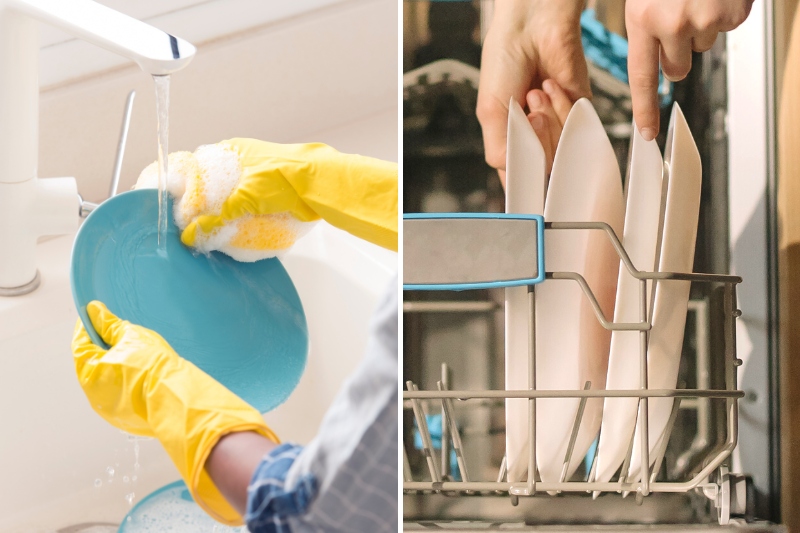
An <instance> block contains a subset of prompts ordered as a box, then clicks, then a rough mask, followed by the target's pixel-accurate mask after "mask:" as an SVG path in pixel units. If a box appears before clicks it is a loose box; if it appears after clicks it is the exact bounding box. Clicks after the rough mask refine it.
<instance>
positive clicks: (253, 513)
mask: <svg viewBox="0 0 800 533" xmlns="http://www.w3.org/2000/svg"><path fill="white" fill-rule="evenodd" d="M302 450H303V447H302V446H298V445H297V444H281V445H280V446H278V447H277V448H275V449H274V450H272V451H271V452H270V453H268V454H267V455H266V456H265V457H264V459H262V460H261V463H259V465H258V467H257V468H256V470H255V472H254V473H253V478H252V480H251V482H250V486H249V487H248V488H247V512H246V514H245V522H246V523H247V528H248V529H249V530H250V531H251V532H252V533H283V532H289V531H291V529H290V526H289V522H288V520H289V517H290V516H293V515H299V514H302V513H305V512H306V510H307V509H308V505H309V503H311V500H313V499H314V497H315V496H316V493H317V480H316V479H315V478H314V476H312V475H307V476H305V477H304V478H303V479H301V480H300V482H299V483H298V484H297V485H296V486H295V487H294V489H293V490H286V474H287V473H288V472H289V468H290V467H291V466H292V464H293V463H294V460H295V459H297V456H298V455H299V454H300V452H301V451H302Z"/></svg>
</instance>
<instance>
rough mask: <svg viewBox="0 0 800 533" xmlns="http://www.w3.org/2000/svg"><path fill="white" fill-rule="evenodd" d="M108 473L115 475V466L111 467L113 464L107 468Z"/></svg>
mask: <svg viewBox="0 0 800 533" xmlns="http://www.w3.org/2000/svg"><path fill="white" fill-rule="evenodd" d="M106 474H108V475H109V476H113V475H114V468H113V467H111V466H109V467H108V468H106Z"/></svg>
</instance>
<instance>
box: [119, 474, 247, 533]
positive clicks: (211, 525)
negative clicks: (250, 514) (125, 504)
mask: <svg viewBox="0 0 800 533" xmlns="http://www.w3.org/2000/svg"><path fill="white" fill-rule="evenodd" d="M158 531H170V532H173V533H184V532H185V533H197V532H198V531H209V532H214V533H239V532H242V533H247V526H238V527H231V526H223V525H222V524H219V523H217V522H216V521H215V520H214V519H213V518H211V517H210V516H208V515H207V514H206V512H205V511H203V509H201V508H200V506H199V505H197V504H196V503H195V502H194V500H193V499H192V495H191V494H190V493H189V489H187V488H186V485H185V484H184V483H183V481H176V482H174V483H170V484H169V485H165V486H163V487H161V488H160V489H158V490H155V491H153V492H152V493H150V494H149V495H148V496H145V498H144V499H143V500H142V501H140V502H139V503H137V504H136V506H134V508H133V509H131V511H130V512H129V513H128V514H127V516H125V518H124V519H123V520H122V523H121V524H120V526H119V530H117V533H154V532H158Z"/></svg>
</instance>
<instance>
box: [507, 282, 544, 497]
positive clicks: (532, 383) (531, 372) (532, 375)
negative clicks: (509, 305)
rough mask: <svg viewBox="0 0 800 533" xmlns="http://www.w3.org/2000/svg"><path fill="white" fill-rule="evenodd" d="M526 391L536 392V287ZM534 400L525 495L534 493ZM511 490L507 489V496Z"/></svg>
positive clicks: (530, 405)
mask: <svg viewBox="0 0 800 533" xmlns="http://www.w3.org/2000/svg"><path fill="white" fill-rule="evenodd" d="M528 316H529V317H530V318H529V320H528V389H529V390H533V391H535V390H536V287H534V286H533V285H529V286H528ZM537 470H538V468H537V465H536V398H531V399H530V400H528V486H527V487H526V489H525V493H526V494H527V495H529V496H531V495H533V494H535V493H536V472H537ZM510 493H511V489H509V494H510Z"/></svg>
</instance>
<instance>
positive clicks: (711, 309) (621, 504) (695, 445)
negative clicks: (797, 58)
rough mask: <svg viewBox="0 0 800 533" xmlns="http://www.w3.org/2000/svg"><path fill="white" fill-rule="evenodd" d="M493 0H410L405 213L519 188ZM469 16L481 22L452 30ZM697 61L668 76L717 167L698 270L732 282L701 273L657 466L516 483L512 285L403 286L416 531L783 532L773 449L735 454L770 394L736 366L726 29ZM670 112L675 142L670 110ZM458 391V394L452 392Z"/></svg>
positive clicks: (703, 215)
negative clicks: (481, 81) (746, 413)
mask: <svg viewBox="0 0 800 533" xmlns="http://www.w3.org/2000/svg"><path fill="white" fill-rule="evenodd" d="M491 10H492V2H490V1H480V2H446V3H444V2H442V3H436V2H434V3H430V4H429V3H428V2H417V1H406V2H404V26H405V31H404V70H405V71H406V74H405V77H404V101H403V115H404V116H403V125H404V154H403V158H404V159H403V164H404V191H403V209H404V212H406V213H420V212H422V213H424V212H438V213H441V212H462V213H463V212H489V213H493V212H494V213H500V212H503V210H504V193H503V190H502V187H501V185H500V181H499V179H498V176H497V173H496V171H494V170H493V169H491V168H490V167H489V166H488V165H486V163H485V162H484V156H483V145H482V137H481V129H480V125H479V124H478V121H477V119H476V117H475V113H474V110H475V103H476V96H477V83H478V78H477V76H478V70H477V68H479V66H480V64H479V62H480V59H479V57H480V42H481V36H482V35H484V34H485V28H486V24H487V20H488V19H489V18H490V16H491ZM454 21H457V22H458V24H459V26H460V27H464V26H466V27H471V28H472V30H473V31H471V32H466V31H463V30H460V31H459V32H457V33H458V35H451V34H448V33H447V30H448V28H451V27H452V26H453V25H454V24H455V22H454ZM470 25H471V26H470ZM443 34H445V35H448V38H446V39H445V38H442V37H441V36H442V35H443ZM437 41H438V42H437ZM459 43H460V44H459ZM443 59H444V60H448V61H441V60H443ZM693 59H694V61H693V68H692V71H691V72H690V74H689V76H688V77H687V79H685V80H683V81H681V82H678V83H675V84H674V85H672V86H670V87H668V88H667V90H666V91H665V95H664V96H665V98H668V99H669V100H670V101H675V102H678V103H679V104H680V106H681V107H682V109H683V110H684V112H685V115H686V117H687V121H688V122H689V127H690V129H691V131H692V134H693V136H694V138H695V141H696V143H697V146H698V149H699V151H700V154H701V159H702V162H703V186H702V195H701V209H700V221H699V228H698V237H697V246H696V252H695V260H694V272H705V273H712V274H719V275H720V277H719V278H718V279H716V280H708V279H700V278H699V277H698V279H695V280H694V281H693V282H692V287H691V299H690V303H689V313H688V315H687V323H686V334H685V335H684V342H683V352H682V356H681V367H680V376H679V381H678V385H677V390H676V391H673V393H674V394H675V395H677V396H679V397H680V400H679V401H676V402H675V404H674V406H675V408H674V409H673V411H672V415H671V418H670V428H671V430H670V431H669V438H668V439H667V440H665V441H664V445H663V446H661V448H660V449H659V450H658V453H657V455H658V457H657V459H656V460H655V464H654V467H653V471H652V472H651V473H650V476H645V478H646V482H644V483H643V482H640V481H639V480H638V479H637V480H635V482H634V480H627V479H624V476H622V477H623V479H620V475H619V474H617V476H615V477H614V478H613V479H612V482H611V483H610V484H608V485H607V486H604V488H603V489H602V491H598V490H597V485H592V481H593V478H592V475H593V472H592V467H593V461H592V458H593V456H592V452H591V451H590V453H589V454H587V457H586V459H585V461H584V466H583V467H581V468H579V469H578V471H577V472H576V473H575V474H574V475H573V476H572V477H571V478H568V479H562V480H561V483H560V484H558V486H556V487H549V486H547V485H544V486H543V485H542V484H541V483H539V487H533V486H532V485H533V481H536V480H535V478H534V479H529V480H528V482H527V483H524V482H523V483H516V484H509V483H505V477H504V474H505V458H504V454H505V417H504V413H505V407H504V406H505V403H504V399H503V397H502V394H503V392H502V391H503V389H504V339H503V327H504V322H503V301H504V293H503V290H502V289H486V290H471V291H458V292H454V291H419V292H417V291H404V302H403V311H404V315H403V331H404V333H403V343H404V344H403V346H404V348H403V350H404V352H403V353H404V357H403V361H404V363H403V382H404V383H405V384H406V390H405V391H404V402H403V426H404V427H403V449H404V457H403V462H404V485H403V487H404V490H403V513H404V528H405V529H407V530H422V529H438V528H442V529H452V530H458V531H473V530H475V531H487V530H504V529H514V530H524V529H527V528H553V529H556V530H559V529H564V528H567V529H568V528H570V527H571V526H581V527H588V526H591V527H596V528H599V529H609V528H611V529H614V528H617V527H623V528H637V527H641V526H646V527H649V528H658V529H664V530H671V529H675V528H678V529H682V528H687V527H699V526H702V527H704V528H709V527H720V525H725V526H728V527H729V526H730V525H732V524H735V525H737V526H739V527H746V528H753V529H771V528H778V529H780V527H781V526H774V525H771V524H770V522H769V521H772V522H778V521H779V518H778V515H777V514H776V512H775V508H776V503H775V500H776V499H777V495H776V494H774V493H773V492H772V491H771V488H770V487H772V486H773V485H772V483H773V482H772V481H766V482H765V481H763V479H764V478H765V477H768V476H769V473H767V475H766V476H764V475H761V473H759V477H758V482H757V483H756V482H754V481H753V478H752V477H751V475H750V474H751V472H750V471H748V470H749V469H748V467H749V465H750V464H760V463H762V462H766V463H769V462H770V461H769V458H767V459H765V460H764V461H762V460H761V458H758V459H757V460H756V458H755V457H753V458H752V460H751V459H749V456H750V455H751V454H752V455H757V454H758V453H762V454H769V453H770V450H768V449H761V450H758V449H756V450H754V451H753V450H752V448H750V449H748V451H747V455H748V457H745V458H744V460H742V459H741V458H740V457H741V454H740V453H739V454H738V455H737V454H732V453H731V452H732V450H733V448H734V446H736V444H737V439H738V438H739V431H738V422H739V416H740V412H739V405H740V403H741V402H747V401H749V400H750V398H749V397H748V395H751V394H752V395H755V393H753V392H751V391H749V390H748V391H744V392H743V391H741V390H739V382H738V380H737V378H736V373H737V371H738V370H739V365H741V363H742V361H741V360H740V359H738V358H737V355H736V354H737V351H736V334H737V332H738V331H739V329H738V328H737V326H736V324H735V322H736V320H737V317H738V315H739V314H740V311H738V306H737V302H736V298H737V293H736V288H735V287H736V281H735V277H733V276H729V277H726V276H724V275H725V274H728V273H729V271H730V266H729V265H730V261H731V257H730V245H729V235H728V232H729V224H728V217H729V213H728V202H727V198H728V160H729V159H728V137H727V130H726V114H727V105H728V91H727V68H726V67H727V65H726V60H727V53H726V43H725V38H724V36H721V37H720V38H719V39H718V40H717V43H716V44H715V46H714V48H713V49H712V50H710V51H709V52H706V53H704V54H695V56H694V58H693ZM437 61H438V62H437ZM590 72H591V78H592V88H593V93H594V100H593V103H594V106H595V108H596V110H597V111H598V114H599V115H600V117H601V119H602V121H603V124H604V126H605V129H606V132H607V133H608V135H609V139H610V140H611V142H612V146H613V147H614V149H615V152H616V154H617V158H618V161H619V163H620V168H621V170H622V176H623V179H625V174H626V173H625V169H626V166H627V161H628V150H629V143H630V134H631V113H630V99H629V93H628V94H626V92H625V87H624V86H621V85H620V84H619V83H615V80H613V79H611V78H610V77H609V76H608V75H607V74H606V73H604V72H602V71H600V69H597V68H594V67H593V65H592V64H591V63H590ZM663 111H664V112H663V113H662V120H661V124H662V131H661V133H660V135H659V137H658V142H659V145H660V146H661V147H663V145H664V142H665V133H666V126H665V125H666V123H667V122H668V118H669V117H668V113H669V106H664V107H663ZM448 391H455V392H453V394H450V395H449V396H448ZM458 391H462V394H461V395H460V396H459V395H458V394H456V392H458ZM463 391H469V394H468V395H467V394H464V393H463ZM690 391H695V392H694V393H692V392H690ZM697 391H702V392H697ZM535 395H536V393H532V394H531V395H530V396H528V398H530V397H533V396H535ZM681 395H682V396H681ZM640 402H641V398H640ZM640 412H641V411H640ZM579 423H580V419H579V417H578V419H576V422H575V424H576V426H577V425H578V424H579ZM748 431H749V429H748ZM765 431H766V430H765ZM768 438H774V435H768ZM734 456H736V457H737V459H734ZM628 458H630V450H629V452H628ZM567 462H569V458H567ZM625 470H626V469H625V468H624V467H623V468H622V471H625ZM465 474H466V475H465ZM562 477H563V476H562ZM465 478H466V479H465ZM467 481H468V482H467ZM611 485H613V487H612V486H611ZM643 485H644V486H643ZM643 488H644V491H643V490H642V489H643ZM554 489H555V490H554Z"/></svg>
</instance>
